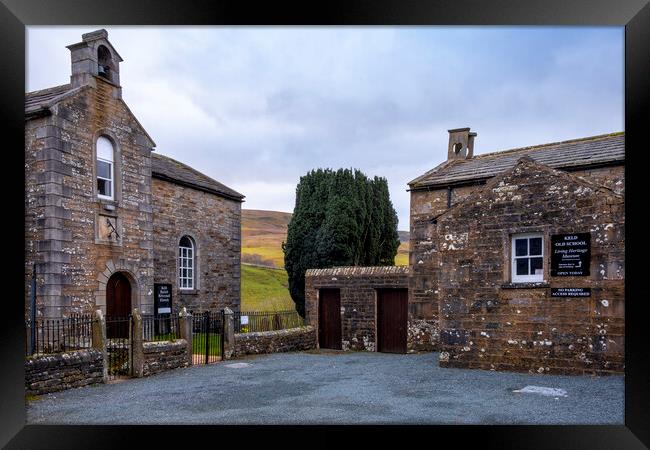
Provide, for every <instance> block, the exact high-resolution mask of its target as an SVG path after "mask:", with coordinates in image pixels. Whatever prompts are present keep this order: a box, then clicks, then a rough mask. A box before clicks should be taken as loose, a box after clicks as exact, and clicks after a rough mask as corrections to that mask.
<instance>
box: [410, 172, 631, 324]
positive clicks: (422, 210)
mask: <svg viewBox="0 0 650 450" xmlns="http://www.w3.org/2000/svg"><path fill="white" fill-rule="evenodd" d="M570 173H571V174H572V175H575V176H578V177H581V178H583V179H585V180H587V181H591V182H594V183H597V184H601V185H603V186H605V187H608V188H610V189H612V190H613V191H614V192H615V193H617V194H624V190H625V168H624V166H622V165H619V166H610V167H600V168H593V169H582V170H578V171H574V172H570ZM484 185H485V180H483V181H476V182H471V184H468V185H464V186H452V187H449V188H448V187H447V186H438V187H431V188H429V189H426V190H424V189H423V190H413V191H411V207H410V230H411V233H410V241H409V246H410V247H409V248H410V251H409V267H410V268H411V272H410V275H409V304H410V305H417V306H411V307H413V308H422V309H423V312H422V313H420V314H419V315H420V316H425V317H428V318H429V320H430V322H431V323H438V311H439V301H438V293H439V291H438V280H439V279H440V273H441V271H444V270H446V268H445V267H443V266H441V264H440V262H439V261H438V259H437V252H438V250H437V248H436V246H435V236H436V233H437V229H436V226H435V220H436V217H437V216H439V215H441V214H442V213H444V212H445V211H447V209H449V208H448V201H449V200H451V201H450V203H451V205H452V206H453V205H457V204H458V203H460V202H461V201H463V200H465V199H467V198H468V197H469V196H470V194H472V193H473V192H474V191H476V190H478V189H481V188H482V187H483V186H484ZM448 197H449V198H448Z"/></svg>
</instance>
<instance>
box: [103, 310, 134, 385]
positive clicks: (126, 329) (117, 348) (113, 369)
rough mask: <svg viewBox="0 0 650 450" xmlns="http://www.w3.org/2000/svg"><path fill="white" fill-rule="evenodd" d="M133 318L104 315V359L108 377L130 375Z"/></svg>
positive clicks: (111, 378) (115, 377) (112, 378)
mask: <svg viewBox="0 0 650 450" xmlns="http://www.w3.org/2000/svg"><path fill="white" fill-rule="evenodd" d="M132 330H133V318H132V317H131V316H130V315H129V316H127V317H111V316H107V317H106V353H107V356H106V359H107V361H106V362H107V364H108V370H107V371H108V379H109V380H114V379H117V378H127V377H130V376H131V367H132V363H131V358H132V354H131V335H132Z"/></svg>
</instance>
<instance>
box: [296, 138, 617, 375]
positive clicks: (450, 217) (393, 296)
mask: <svg viewBox="0 0 650 450" xmlns="http://www.w3.org/2000/svg"><path fill="white" fill-rule="evenodd" d="M475 137H476V133H473V132H471V131H470V129H469V128H459V129H453V130H449V144H448V148H447V160H446V161H445V162H443V163H442V164H440V165H438V166H437V167H435V168H433V169H431V170H429V171H428V172H426V173H424V174H423V175H421V176H419V177H417V178H415V179H414V180H412V181H411V182H410V183H409V191H410V195H411V211H410V253H409V266H408V267H347V268H331V269H311V270H308V271H307V274H306V281H305V297H306V311H307V320H308V322H309V323H311V324H313V325H317V326H318V327H319V345H320V346H321V347H329V348H343V349H348V348H351V349H358V350H370V351H388V352H398V353H405V352H407V351H418V350H429V351H431V350H435V351H439V352H440V365H441V366H443V367H464V368H482V369H488V370H513V371H528V372H537V373H566V374H605V373H612V372H619V373H620V372H623V370H624V354H625V352H624V340H625V339H624V337H625V333H624V330H625V320H624V319H625V314H624V313H625V290H624V288H625V197H624V194H625V170H624V164H625V136H624V133H613V134H607V135H601V136H591V137H585V138H581V139H574V140H570V141H565V142H556V143H550V144H541V145H535V146H532V147H526V148H518V149H512V150H506V151H500V152H494V153H487V154H481V155H477V156H474V139H475Z"/></svg>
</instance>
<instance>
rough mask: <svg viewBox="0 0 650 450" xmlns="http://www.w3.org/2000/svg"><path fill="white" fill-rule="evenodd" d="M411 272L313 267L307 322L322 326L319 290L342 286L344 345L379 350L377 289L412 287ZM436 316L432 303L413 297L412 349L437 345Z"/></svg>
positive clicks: (309, 274) (307, 288) (405, 269)
mask: <svg viewBox="0 0 650 450" xmlns="http://www.w3.org/2000/svg"><path fill="white" fill-rule="evenodd" d="M408 275H409V268H408V267H406V266H384V267H335V268H331V269H310V270H308V271H307V272H306V274H305V309H306V320H307V323H309V324H310V325H313V326H314V327H316V328H317V327H318V290H319V289H323V288H335V289H340V294H341V328H342V330H341V331H342V333H341V334H342V347H343V349H344V350H368V351H375V343H376V327H377V324H376V320H375V317H376V296H377V289H381V288H408ZM434 318H435V316H434V314H433V310H432V309H431V306H430V305H426V304H421V303H417V302H412V301H411V298H410V297H409V305H408V337H407V347H408V350H409V351H410V352H414V351H431V350H435V349H436V347H437V341H438V329H437V324H436V322H435V320H434Z"/></svg>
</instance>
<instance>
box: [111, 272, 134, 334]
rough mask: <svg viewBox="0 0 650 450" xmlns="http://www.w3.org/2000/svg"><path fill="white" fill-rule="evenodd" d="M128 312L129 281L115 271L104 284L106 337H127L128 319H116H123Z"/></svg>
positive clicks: (129, 302)
mask: <svg viewBox="0 0 650 450" xmlns="http://www.w3.org/2000/svg"><path fill="white" fill-rule="evenodd" d="M130 314H131V282H130V281H129V279H128V278H127V277H126V275H124V274H123V273H121V272H116V273H114V274H113V275H112V276H111V278H109V280H108V283H107V284H106V319H107V323H106V337H107V338H109V339H110V338H127V337H129V327H128V321H125V320H121V321H120V320H117V319H125V318H127V317H128V316H129V315H130ZM109 325H110V326H109Z"/></svg>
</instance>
